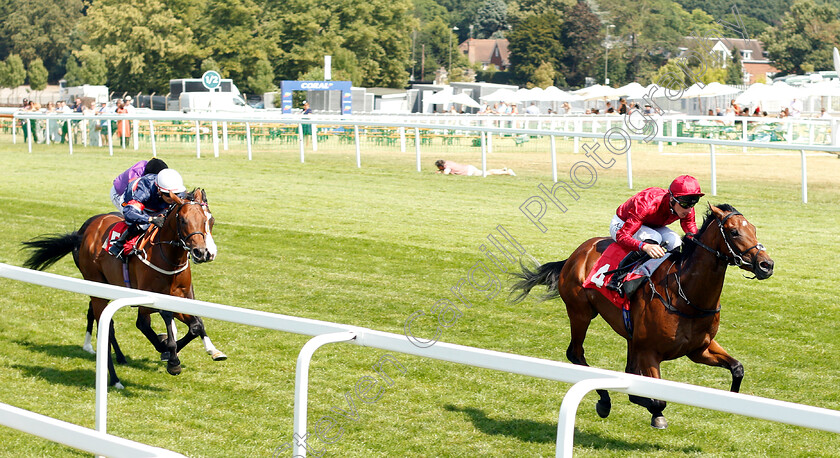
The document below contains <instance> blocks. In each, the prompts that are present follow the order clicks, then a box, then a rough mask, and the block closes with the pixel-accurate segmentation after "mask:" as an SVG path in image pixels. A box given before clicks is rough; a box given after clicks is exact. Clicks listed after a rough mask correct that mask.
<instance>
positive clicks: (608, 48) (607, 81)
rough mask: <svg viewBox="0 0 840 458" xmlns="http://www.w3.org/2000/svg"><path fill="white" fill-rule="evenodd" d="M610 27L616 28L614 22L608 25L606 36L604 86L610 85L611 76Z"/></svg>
mask: <svg viewBox="0 0 840 458" xmlns="http://www.w3.org/2000/svg"><path fill="white" fill-rule="evenodd" d="M610 28H615V26H614V25H613V24H610V25H608V26H607V35H606V36H605V37H604V86H609V85H610V78H609V77H608V76H607V63H608V62H609V58H610Z"/></svg>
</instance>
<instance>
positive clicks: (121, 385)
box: [114, 382, 125, 390]
mask: <svg viewBox="0 0 840 458" xmlns="http://www.w3.org/2000/svg"><path fill="white" fill-rule="evenodd" d="M114 388H116V389H118V390H124V389H125V387H124V386H123V384H122V383H120V382H117V383H115V384H114Z"/></svg>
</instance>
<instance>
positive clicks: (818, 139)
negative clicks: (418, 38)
mask: <svg viewBox="0 0 840 458" xmlns="http://www.w3.org/2000/svg"><path fill="white" fill-rule="evenodd" d="M14 117H15V121H17V119H21V120H30V119H43V120H53V121H56V120H61V121H69V120H78V121H83V122H81V123H80V125H82V126H85V125H88V124H89V123H91V122H94V121H101V120H113V121H124V122H126V121H131V122H133V123H134V128H133V129H132V131H133V133H134V137H133V144H134V148H135V149H137V148H138V143H139V142H138V140H137V132H138V129H137V123H139V122H141V121H142V122H148V125H149V131H150V134H151V135H150V139H151V147H152V154H153V155H155V156H156V155H157V147H156V138H155V127H154V123H155V122H156V121H157V122H160V121H179V122H188V123H192V124H193V125H194V131H195V148H196V156H197V157H201V148H202V142H201V127H200V125H201V123H202V122H209V123H210V124H211V125H212V147H213V154H214V156H215V157H218V156H219V154H220V152H219V150H220V138H219V128H220V127H221V142H222V145H223V148H224V149H225V150H227V149H228V144H229V139H228V125H229V124H232V123H238V124H244V125H245V131H246V145H247V151H248V159H249V160H250V159H251V158H252V156H253V151H252V143H253V142H252V139H251V128H252V127H251V125H252V124H256V123H277V124H284V125H296V126H297V142H298V146H299V150H300V161H301V162H304V161H305V155H306V153H305V143H306V142H305V141H304V125H307V126H309V130H311V132H312V134H311V138H312V149H313V151H317V149H318V135H317V132H318V126H319V125H320V126H322V127H323V126H330V128H335V127H341V128H344V129H346V131H347V132H350V131H351V130H352V132H353V139H354V144H355V151H356V166H357V167H361V166H362V150H361V146H360V141H359V128H360V127H363V128H366V129H385V128H390V129H396V130H398V132H399V148H400V150H401V151H402V152H405V151H406V149H407V143H408V135H407V133H406V132H407V130H408V131H409V133H413V137H414V141H415V145H414V149H415V156H416V161H415V162H416V168H417V171H418V172H419V171H421V168H420V164H421V144H422V141H421V134H420V129H423V130H424V131H425V130H429V129H434V130H439V131H441V132H453V131H457V132H470V133H473V134H474V135H478V136H479V138H480V143H481V145H480V146H481V169H482V170H483V171H484V173H485V174H486V171H487V155H488V154H489V153H492V151H493V138H494V135H497V136H498V135H505V136H512V137H531V136H534V137H545V136H547V137H549V138H550V139H551V141H550V146H549V150H550V155H551V165H550V166H551V176H552V180H553V181H554V182H557V181H558V178H557V159H556V155H557V151H556V149H557V148H556V142H555V139H556V138H558V137H560V138H572V139H573V140H574V152H575V153H578V152H579V151H580V140H581V139H595V140H596V141H598V139H600V140H601V141H604V142H605V143H606V140H607V138H608V137H610V138H612V140H613V141H620V142H624V143H625V144H626V148H622V149H624V150H625V153H624V154H626V160H627V185H628V187H630V188H631V189H632V188H633V167H632V151H631V150H632V143H633V142H634V141H635V142H636V144H637V145H638V144H639V143H640V142H645V143H653V142H655V143H657V144H658V147H659V151H662V150H663V147H664V144H665V143H688V144H702V145H708V146H709V166H710V171H711V194H712V195H717V158H716V147H717V146H732V147H741V148H742V149H743V151H744V152H746V151H747V149H748V148H765V149H778V150H791V151H799V153H800V157H801V176H802V177H801V196H802V202H803V203H807V202H808V172H807V158H806V151H821V152H831V153H834V154H839V155H840V135H833V133H835V132H840V118H831V119H809V118H784V119H775V118H762V117H738V118H734V120H723V119H722V118H720V117H715V116H684V115H680V116H667V117H665V116H658V117H656V116H654V117H651V118H650V119H652V121H651V122H652V123H655V125H656V135H655V136H653V137H646V136H645V135H637V134H633V133H628V132H627V130H626V129H625V127H627V126H626V124H625V123H626V122H628V120H627V119H625V117H623V116H530V117H526V116H516V117H511V116H476V115H433V116H427V115H419V116H417V115H414V116H409V115H394V116H387V117H383V116H364V115H355V116H306V117H302V116H289V115H281V114H276V113H275V112H270V111H269V112H265V113H261V114H260V115H259V116H257V115H254V114H253V113H251V114H247V115H246V114H210V113H203V114H182V113H172V112H169V113H166V112H163V113H157V112H145V113H134V114H131V115H117V114H110V115H100V116H82V115H81V114H58V115H57V114H44V113H25V112H21V113H16V114H15V115H14ZM638 121H639V120H638V119H636V122H637V124H638ZM730 121H731V122H732V125H726V123H727V122H730ZM736 122H737V123H736ZM25 125H26V127H25V128H26V129H27V130H28V135H27V139H28V149H29V152H30V153H31V152H32V148H33V145H32V138H33V137H32V134H31V123H30V122H25ZM750 125H752V126H753V128H750ZM762 126H770V127H767V128H764V127H762ZM107 130H108V150H109V154H110V155H113V154H114V145H113V141H112V137H113V135H112V133H113V132H112V131H111V123H110V122H108V123H107ZM689 130H690V131H691V135H692V136H691V137H687V136H683V135H681V134H685V133H686V132H688V131H689ZM610 132H612V133H613V134H610ZM665 132H668V135H665ZM757 132H758V133H757ZM12 133H13V136H12V141H13V142H14V143H16V142H17V129H16V128H15V129H13V130H12ZM695 134H697V135H701V137H699V138H698V137H694V136H693V135H695ZM757 135H763V136H757ZM777 136H779V137H780V138H783V139H784V141H773V139H774V138H776V137H777ZM69 137H70V138H69V142H68V148H69V151H70V154H73V139H72V137H73V136H72V135H69ZM48 141H49V140H48Z"/></svg>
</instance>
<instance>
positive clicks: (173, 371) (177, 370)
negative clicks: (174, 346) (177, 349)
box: [166, 364, 181, 375]
mask: <svg viewBox="0 0 840 458" xmlns="http://www.w3.org/2000/svg"><path fill="white" fill-rule="evenodd" d="M166 372H169V375H180V374H181V365H180V364H167V365H166Z"/></svg>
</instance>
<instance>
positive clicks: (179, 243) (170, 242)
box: [156, 200, 209, 266]
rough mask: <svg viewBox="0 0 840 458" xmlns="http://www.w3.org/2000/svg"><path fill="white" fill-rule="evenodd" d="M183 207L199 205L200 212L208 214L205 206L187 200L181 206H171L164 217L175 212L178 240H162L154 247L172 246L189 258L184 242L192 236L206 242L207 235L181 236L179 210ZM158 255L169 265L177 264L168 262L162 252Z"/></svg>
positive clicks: (190, 234)
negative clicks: (178, 248) (199, 237)
mask: <svg viewBox="0 0 840 458" xmlns="http://www.w3.org/2000/svg"><path fill="white" fill-rule="evenodd" d="M184 205H201V207H202V211H204V212H205V214H207V213H209V212H207V204H206V203H204V202H196V201H194V200H188V201H186V202H183V203H181V204H177V203H175V204H172V205H171V206H170V207H169V208H168V209H167V210H166V215H165V216H169V214H170V213H172V211H173V210H175V226H176V227H177V229H176V230H177V231H178V240H177V241H176V240H163V241H160V242H157V243H156V245H162V244H167V245H174V246H176V247H180V248H183V249H184V251H186V252H187V255H188V256H189V255H190V248H189V246H188V245H187V242H186V241H187V240H188V239H189V238H190V237H192V236H194V235H200V236H201V237H202V238H204V239H205V240H207V234H205V233H204V232H203V231H195V232H191V233H189V234H187V235H186V236H184V235H183V233H182V232H181V211H180V210H181V207H183V206H184ZM160 254H161V256H162V257H163V259H164V260H165V261H166V262H168V263H169V264H170V265H172V266H177V264H175V263H174V262H172V261H170V260H169V258H167V257H166V255H165V254H164V253H163V251H161V252H160Z"/></svg>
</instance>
